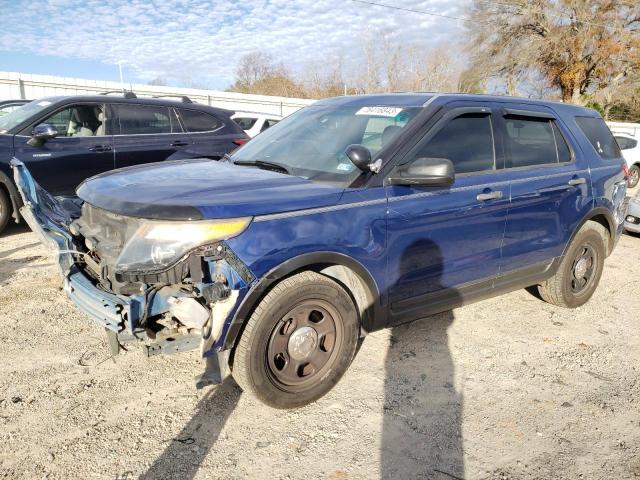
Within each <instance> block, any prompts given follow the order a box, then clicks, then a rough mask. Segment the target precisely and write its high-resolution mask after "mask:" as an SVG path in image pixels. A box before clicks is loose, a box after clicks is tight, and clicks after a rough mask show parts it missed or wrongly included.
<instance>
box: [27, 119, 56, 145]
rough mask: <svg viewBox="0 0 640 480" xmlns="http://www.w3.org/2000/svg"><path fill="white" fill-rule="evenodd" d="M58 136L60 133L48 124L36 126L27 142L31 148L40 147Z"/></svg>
mask: <svg viewBox="0 0 640 480" xmlns="http://www.w3.org/2000/svg"><path fill="white" fill-rule="evenodd" d="M58 135H60V132H59V131H58V130H57V129H56V127H54V126H53V125H50V124H48V123H41V124H40V125H36V126H35V127H34V128H33V130H32V131H31V138H30V139H29V141H28V142H27V143H28V144H29V145H31V146H32V147H40V146H41V145H42V144H43V143H44V142H46V141H47V140H50V139H52V138H54V137H57V136H58Z"/></svg>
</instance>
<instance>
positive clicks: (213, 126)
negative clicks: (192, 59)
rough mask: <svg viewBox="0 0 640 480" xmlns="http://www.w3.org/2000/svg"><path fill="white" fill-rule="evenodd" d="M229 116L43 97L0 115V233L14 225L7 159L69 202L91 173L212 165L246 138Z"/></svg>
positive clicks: (99, 98) (125, 101)
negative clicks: (182, 163) (172, 163)
mask: <svg viewBox="0 0 640 480" xmlns="http://www.w3.org/2000/svg"><path fill="white" fill-rule="evenodd" d="M232 114H233V112H230V111H227V110H223V109H219V108H213V107H209V106H206V105H199V104H196V103H192V102H191V101H190V100H189V99H188V98H186V97H184V98H183V100H182V101H176V100H169V99H150V98H136V96H135V94H133V93H132V92H126V94H125V95H124V96H123V95H122V94H120V95H118V96H111V95H96V96H76V97H55V98H43V99H40V100H36V101H33V102H31V103H28V104H27V105H25V106H23V107H21V108H19V109H17V110H14V111H12V112H11V113H8V114H7V115H4V116H2V117H0V232H1V231H2V230H3V229H4V227H5V226H6V225H7V223H8V222H9V220H10V219H11V217H12V216H13V218H14V219H15V220H16V221H18V220H19V215H18V210H19V207H20V200H19V199H20V197H19V195H18V194H17V192H16V189H15V185H14V184H13V182H12V181H11V180H10V177H11V168H10V166H9V161H10V160H11V158H12V157H13V156H16V157H18V158H20V159H21V160H22V161H23V162H24V163H25V165H27V166H28V168H29V170H30V171H31V173H32V174H33V176H34V177H35V179H36V181H38V182H39V183H40V184H41V185H42V186H43V187H44V188H45V189H47V190H48V191H49V192H50V193H51V194H53V195H58V196H73V195H74V191H75V189H76V188H77V186H78V185H79V184H80V183H81V182H82V181H83V180H84V179H86V178H89V177H91V176H93V175H96V174H98V173H102V172H106V171H107V170H113V169H114V168H121V167H126V166H130V165H138V164H141V163H150V162H158V161H162V160H165V159H184V158H201V157H208V158H212V159H219V158H220V157H222V156H223V155H224V154H225V153H228V152H231V151H232V150H234V149H235V148H237V147H238V145H240V144H242V143H245V142H246V141H247V140H248V138H249V137H248V136H247V135H246V134H245V133H244V131H243V130H242V129H241V128H240V127H239V126H238V125H236V123H235V122H234V121H232V120H231V119H230V115H232Z"/></svg>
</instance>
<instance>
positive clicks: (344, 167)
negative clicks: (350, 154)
mask: <svg viewBox="0 0 640 480" xmlns="http://www.w3.org/2000/svg"><path fill="white" fill-rule="evenodd" d="M353 167H354V165H353V163H341V164H339V165H338V166H337V167H336V169H338V170H341V171H343V172H350V171H351V170H353Z"/></svg>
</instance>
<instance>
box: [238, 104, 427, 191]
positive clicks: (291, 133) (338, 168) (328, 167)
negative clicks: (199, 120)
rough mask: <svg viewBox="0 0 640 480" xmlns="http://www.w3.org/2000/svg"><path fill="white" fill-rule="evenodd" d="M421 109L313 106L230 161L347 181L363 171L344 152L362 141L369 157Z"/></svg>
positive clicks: (259, 136) (242, 149)
mask: <svg viewBox="0 0 640 480" xmlns="http://www.w3.org/2000/svg"><path fill="white" fill-rule="evenodd" d="M419 111H420V107H395V106H376V105H371V106H366V107H362V106H358V107H353V106H341V105H320V106H316V105H311V106H309V107H307V108H304V109H302V110H299V111H298V112H296V113H294V114H293V115H291V116H289V117H287V118H286V119H284V120H282V121H281V122H279V123H278V124H277V125H274V126H273V127H271V128H270V129H268V130H266V131H265V132H264V133H261V134H260V135H258V136H257V137H256V138H254V139H253V140H251V141H250V142H249V143H247V144H246V145H245V146H243V147H242V148H240V149H239V150H237V151H236V152H235V153H234V154H233V155H232V156H231V160H232V161H234V162H270V163H275V164H278V165H280V166H282V167H285V168H286V170H287V171H288V172H289V173H290V174H292V175H298V176H301V177H305V178H307V179H309V180H315V181H326V182H331V183H335V182H337V183H341V184H343V183H350V182H352V181H353V180H355V178H356V177H357V176H358V175H359V174H360V173H361V172H360V171H359V170H358V169H357V168H356V167H355V165H353V163H351V161H350V160H349V158H347V156H346V154H345V153H344V151H345V149H346V148H347V147H348V146H349V145H351V144H362V145H364V146H365V147H367V148H368V149H369V150H370V151H371V157H372V159H375V155H376V154H377V153H378V152H379V151H380V150H381V149H382V147H384V146H385V145H387V144H388V143H389V142H390V141H391V140H392V139H393V138H394V137H395V136H396V135H398V133H399V132H400V130H402V128H404V127H405V126H406V125H407V124H408V123H409V122H410V121H411V119H413V118H414V117H415V116H416V115H417V113H418V112H419Z"/></svg>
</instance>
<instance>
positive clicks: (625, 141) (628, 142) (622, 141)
mask: <svg viewBox="0 0 640 480" xmlns="http://www.w3.org/2000/svg"><path fill="white" fill-rule="evenodd" d="M615 139H616V141H617V142H618V145H619V146H620V150H630V149H632V148H636V147H637V146H638V141H637V140H634V139H633V138H627V137H615Z"/></svg>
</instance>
